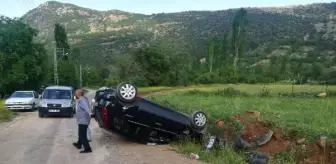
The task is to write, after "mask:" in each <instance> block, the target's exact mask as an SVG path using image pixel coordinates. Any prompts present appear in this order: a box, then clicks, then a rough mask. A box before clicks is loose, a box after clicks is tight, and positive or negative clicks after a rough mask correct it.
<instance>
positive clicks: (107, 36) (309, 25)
mask: <svg viewBox="0 0 336 164" xmlns="http://www.w3.org/2000/svg"><path fill="white" fill-rule="evenodd" d="M236 10H237V9H229V10H221V11H185V12H178V13H168V14H167V13H158V14H152V15H143V14H137V13H129V12H124V11H119V10H109V11H97V10H92V9H89V8H83V7H79V6H76V5H73V4H68V3H60V2H57V1H49V2H46V3H44V4H41V5H40V6H38V7H37V8H35V9H33V10H31V11H29V12H27V13H26V14H25V15H24V16H22V20H23V21H24V22H26V23H28V24H30V25H31V26H33V27H35V28H37V29H39V31H40V34H39V37H38V38H39V39H40V40H41V41H43V42H45V43H46V44H47V45H48V47H49V48H51V47H52V43H53V40H54V39H53V30H54V24H55V23H61V24H62V25H64V26H65V29H66V31H67V33H68V38H69V42H70V43H71V45H72V47H79V48H80V49H81V53H82V55H85V56H86V59H87V62H90V63H96V64H101V63H102V62H105V63H109V62H110V61H111V60H112V59H113V56H114V55H119V54H127V53H130V52H131V51H132V49H134V48H138V47H144V46H158V47H160V48H161V49H163V50H165V52H167V54H169V53H176V52H188V53H190V54H193V55H195V56H198V57H204V56H207V54H208V49H209V48H208V47H209V44H210V42H211V40H213V39H214V38H216V37H218V38H223V36H224V35H225V34H227V35H230V31H231V22H232V19H233V16H234V14H235V11H236ZM246 10H247V14H248V22H249V23H248V30H247V31H248V34H247V35H248V36H247V45H246V48H247V52H246V54H247V56H248V54H250V56H251V54H259V57H257V59H255V60H250V61H251V62H252V61H253V62H252V63H255V62H260V61H263V60H264V58H267V57H269V56H272V55H274V54H275V55H278V54H280V55H281V54H283V53H284V54H288V53H290V55H294V56H295V55H296V56H299V57H302V54H304V53H306V54H307V53H309V51H311V52H314V53H317V54H319V56H321V55H322V54H325V55H329V56H331V58H334V57H335V56H336V54H335V50H336V48H335V46H333V45H334V43H335V41H336V3H316V4H310V5H304V6H291V7H281V8H277V7H272V8H247V9H246ZM284 39H287V40H288V39H289V40H290V39H294V40H297V41H300V42H307V43H308V44H306V43H304V44H300V47H299V48H298V49H300V51H297V50H296V51H295V52H292V51H291V52H289V51H287V49H293V46H292V44H290V42H284V43H281V44H278V42H279V41H280V40H284ZM317 41H321V42H319V43H323V45H325V44H324V43H327V44H328V45H330V46H329V48H327V49H324V50H327V51H324V50H323V51H322V50H320V49H321V45H320V46H318V45H317V44H316V42H317ZM275 42H276V43H277V44H274V43H275ZM323 45H322V46H323ZM286 46H287V49H286V48H284V47H286ZM270 47H272V49H271V50H270ZM322 49H323V48H322ZM301 50H302V51H301ZM252 56H253V55H252ZM260 56H262V57H260ZM303 56H304V55H303ZM252 58H253V57H252ZM252 63H251V64H252Z"/></svg>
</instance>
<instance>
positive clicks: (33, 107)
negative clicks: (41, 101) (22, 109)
mask: <svg viewBox="0 0 336 164" xmlns="http://www.w3.org/2000/svg"><path fill="white" fill-rule="evenodd" d="M35 110H36V105H35V103H33V106H32V108H31V109H30V111H31V112H34V111H35Z"/></svg>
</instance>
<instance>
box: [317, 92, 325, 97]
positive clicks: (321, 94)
mask: <svg viewBox="0 0 336 164" xmlns="http://www.w3.org/2000/svg"><path fill="white" fill-rule="evenodd" d="M317 96H318V97H321V98H324V97H327V93H325V92H323V93H320V94H318V95H317Z"/></svg>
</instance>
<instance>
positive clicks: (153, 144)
mask: <svg viewBox="0 0 336 164" xmlns="http://www.w3.org/2000/svg"><path fill="white" fill-rule="evenodd" d="M147 145H148V146H155V145H156V143H147Z"/></svg>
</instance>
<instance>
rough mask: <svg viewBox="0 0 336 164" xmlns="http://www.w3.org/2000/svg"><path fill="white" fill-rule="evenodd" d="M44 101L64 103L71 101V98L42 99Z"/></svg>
mask: <svg viewBox="0 0 336 164" xmlns="http://www.w3.org/2000/svg"><path fill="white" fill-rule="evenodd" d="M42 101H43V102H44V103H47V104H64V103H69V102H71V100H69V99H42Z"/></svg>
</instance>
